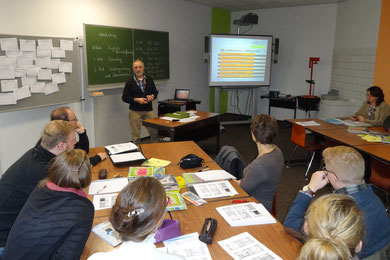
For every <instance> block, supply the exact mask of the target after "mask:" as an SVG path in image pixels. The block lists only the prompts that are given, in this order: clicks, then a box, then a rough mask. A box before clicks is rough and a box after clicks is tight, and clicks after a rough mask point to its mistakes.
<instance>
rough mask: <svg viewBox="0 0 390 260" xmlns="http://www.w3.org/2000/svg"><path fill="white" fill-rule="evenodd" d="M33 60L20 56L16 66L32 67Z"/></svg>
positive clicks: (17, 58)
mask: <svg viewBox="0 0 390 260" xmlns="http://www.w3.org/2000/svg"><path fill="white" fill-rule="evenodd" d="M33 61H34V60H33V58H30V57H26V56H23V55H22V56H18V57H16V65H18V66H30V65H33Z"/></svg>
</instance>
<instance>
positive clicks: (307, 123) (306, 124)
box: [295, 121, 321, 126]
mask: <svg viewBox="0 0 390 260" xmlns="http://www.w3.org/2000/svg"><path fill="white" fill-rule="evenodd" d="M295 123H296V124H298V125H301V126H319V125H321V124H319V123H317V122H316V121H304V122H295Z"/></svg>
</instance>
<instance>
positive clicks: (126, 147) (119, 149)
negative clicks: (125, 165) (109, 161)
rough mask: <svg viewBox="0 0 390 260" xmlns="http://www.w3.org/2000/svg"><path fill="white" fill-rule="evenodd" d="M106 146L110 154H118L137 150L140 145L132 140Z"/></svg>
mask: <svg viewBox="0 0 390 260" xmlns="http://www.w3.org/2000/svg"><path fill="white" fill-rule="evenodd" d="M105 148H106V149H107V150H108V151H109V152H110V154H118V153H124V152H129V151H134V150H137V149H138V146H137V145H135V144H134V143H132V142H128V143H121V144H112V145H107V146H105Z"/></svg>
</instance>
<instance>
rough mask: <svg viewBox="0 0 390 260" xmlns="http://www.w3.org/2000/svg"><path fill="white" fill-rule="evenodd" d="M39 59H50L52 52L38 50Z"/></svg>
mask: <svg viewBox="0 0 390 260" xmlns="http://www.w3.org/2000/svg"><path fill="white" fill-rule="evenodd" d="M37 57H38V58H50V57H51V50H39V49H37Z"/></svg>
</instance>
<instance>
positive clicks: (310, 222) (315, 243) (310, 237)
mask: <svg viewBox="0 0 390 260" xmlns="http://www.w3.org/2000/svg"><path fill="white" fill-rule="evenodd" d="M304 231H305V233H306V235H307V241H306V243H305V245H304V246H303V247H302V250H301V253H300V256H299V258H298V259H300V260H303V259H310V260H325V259H342V260H346V259H351V258H352V257H354V255H355V254H356V253H357V252H360V250H361V246H362V239H363V234H364V223H363V216H362V213H361V211H360V209H359V208H358V206H357V205H356V202H355V200H354V199H353V198H352V197H349V196H347V195H342V194H328V195H324V196H322V197H320V198H318V199H316V200H314V201H313V203H312V204H311V205H310V206H309V208H308V210H307V212H306V221H305V223H304Z"/></svg>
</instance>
